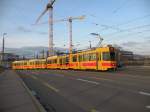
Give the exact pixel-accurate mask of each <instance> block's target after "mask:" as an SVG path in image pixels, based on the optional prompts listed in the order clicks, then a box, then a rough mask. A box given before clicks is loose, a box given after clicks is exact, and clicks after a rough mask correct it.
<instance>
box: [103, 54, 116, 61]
mask: <svg viewBox="0 0 150 112" xmlns="http://www.w3.org/2000/svg"><path fill="white" fill-rule="evenodd" d="M103 60H104V61H114V60H115V53H114V52H103Z"/></svg>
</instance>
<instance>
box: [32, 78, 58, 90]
mask: <svg viewBox="0 0 150 112" xmlns="http://www.w3.org/2000/svg"><path fill="white" fill-rule="evenodd" d="M31 77H32V78H33V79H35V80H38V81H40V82H41V83H42V84H43V85H45V86H46V87H48V88H49V89H51V90H53V91H55V92H59V90H58V89H56V88H55V87H53V86H51V85H50V84H48V83H46V82H45V81H43V80H41V79H38V78H37V77H35V76H31Z"/></svg>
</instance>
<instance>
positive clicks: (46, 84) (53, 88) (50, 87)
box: [44, 82, 59, 92]
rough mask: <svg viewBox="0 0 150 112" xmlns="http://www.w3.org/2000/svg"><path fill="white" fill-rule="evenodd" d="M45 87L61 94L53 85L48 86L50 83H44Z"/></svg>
mask: <svg viewBox="0 0 150 112" xmlns="http://www.w3.org/2000/svg"><path fill="white" fill-rule="evenodd" d="M44 85H45V86H47V87H48V88H49V89H52V90H53V91H55V92H59V90H58V89H56V88H55V87H53V86H52V85H50V84H48V83H46V82H44Z"/></svg>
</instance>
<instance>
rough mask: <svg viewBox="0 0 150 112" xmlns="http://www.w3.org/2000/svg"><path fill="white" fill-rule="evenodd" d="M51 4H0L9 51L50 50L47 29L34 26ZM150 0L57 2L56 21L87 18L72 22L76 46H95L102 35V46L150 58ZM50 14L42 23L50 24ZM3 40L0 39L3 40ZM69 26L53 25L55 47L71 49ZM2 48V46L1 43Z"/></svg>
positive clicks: (1, 0)
mask: <svg viewBox="0 0 150 112" xmlns="http://www.w3.org/2000/svg"><path fill="white" fill-rule="evenodd" d="M47 2H48V0H0V14H1V15H0V35H1V36H0V37H1V38H2V34H3V32H7V36H6V46H7V47H13V48H17V47H23V46H48V25H47V24H44V25H37V26H33V25H32V24H33V23H35V21H36V19H37V17H38V16H39V15H40V13H41V12H42V11H43V10H44V7H45V6H46V4H47ZM149 6H150V0H56V3H55V4H54V19H55V20H59V19H63V18H66V17H68V16H73V17H76V16H80V15H86V19H85V20H83V21H78V20H75V21H73V43H74V45H76V44H78V43H80V46H78V47H81V48H83V47H87V46H88V45H89V42H88V41H89V40H91V41H92V45H93V46H95V45H96V44H97V41H98V39H97V38H95V37H93V36H91V35H89V34H90V33H91V32H96V33H100V34H101V36H102V37H103V38H104V41H103V44H117V45H120V46H122V47H124V49H128V50H134V51H135V53H140V54H150V7H149ZM47 19H48V16H47V14H46V15H45V16H43V18H42V19H41V21H40V22H45V21H47ZM1 38H0V39H1ZM68 40H69V36H68V23H67V22H59V23H55V24H54V44H55V47H62V46H63V45H64V44H66V45H67V46H68ZM0 45H1V42H0Z"/></svg>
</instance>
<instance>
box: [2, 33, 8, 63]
mask: <svg viewBox="0 0 150 112" xmlns="http://www.w3.org/2000/svg"><path fill="white" fill-rule="evenodd" d="M5 35H7V33H3V44H2V61H4V53H5Z"/></svg>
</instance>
